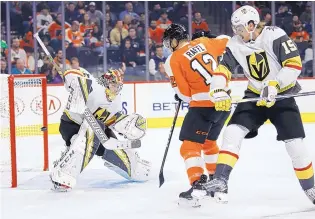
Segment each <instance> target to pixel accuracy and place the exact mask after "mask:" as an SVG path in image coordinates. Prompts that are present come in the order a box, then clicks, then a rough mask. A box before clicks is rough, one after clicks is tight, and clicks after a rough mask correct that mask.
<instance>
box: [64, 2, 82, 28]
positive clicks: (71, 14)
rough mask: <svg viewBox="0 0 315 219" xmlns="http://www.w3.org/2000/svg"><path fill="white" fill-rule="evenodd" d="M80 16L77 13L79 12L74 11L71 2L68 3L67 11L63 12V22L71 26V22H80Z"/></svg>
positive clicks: (74, 8)
mask: <svg viewBox="0 0 315 219" xmlns="http://www.w3.org/2000/svg"><path fill="white" fill-rule="evenodd" d="M81 19H82V16H81V14H80V13H79V10H78V9H76V7H75V4H74V3H73V2H69V4H68V6H67V10H66V12H65V20H66V22H68V23H69V24H72V22H73V21H81Z"/></svg>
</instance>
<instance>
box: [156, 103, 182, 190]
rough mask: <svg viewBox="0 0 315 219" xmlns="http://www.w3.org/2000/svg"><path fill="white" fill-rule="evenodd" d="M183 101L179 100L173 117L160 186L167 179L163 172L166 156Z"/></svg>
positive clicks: (160, 175) (161, 170)
mask: <svg viewBox="0 0 315 219" xmlns="http://www.w3.org/2000/svg"><path fill="white" fill-rule="evenodd" d="M181 103H182V100H179V101H178V104H177V107H176V112H175V116H174V119H173V124H172V127H171V131H170V134H169V136H168V140H167V144H166V149H165V152H164V157H163V161H162V165H161V169H160V174H159V181H160V188H161V186H162V185H163V184H164V181H165V180H164V174H163V169H164V164H165V161H166V156H167V152H168V149H169V147H170V144H171V140H172V136H173V132H174V128H175V124H176V120H177V117H178V112H179V109H180V106H181Z"/></svg>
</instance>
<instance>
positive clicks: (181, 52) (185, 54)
mask: <svg viewBox="0 0 315 219" xmlns="http://www.w3.org/2000/svg"><path fill="white" fill-rule="evenodd" d="M227 42H228V39H209V38H206V37H201V38H198V39H195V40H193V41H190V42H189V43H186V44H185V45H184V46H182V47H181V48H180V49H178V50H176V51H175V52H173V53H172V55H170V56H169V57H168V58H167V60H166V62H165V65H164V67H165V72H166V73H167V75H168V76H169V78H170V81H171V85H172V87H173V88H174V90H175V92H176V94H177V95H178V96H179V98H181V99H182V100H183V101H186V102H188V103H190V107H213V106H214V103H213V102H212V101H211V100H210V95H209V92H210V84H211V74H212V73H213V71H214V70H215V69H216V67H217V65H218V58H219V57H220V56H221V55H222V54H223V52H224V50H225V47H226V44H227Z"/></svg>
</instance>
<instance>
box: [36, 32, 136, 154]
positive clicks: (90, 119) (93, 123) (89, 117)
mask: <svg viewBox="0 0 315 219" xmlns="http://www.w3.org/2000/svg"><path fill="white" fill-rule="evenodd" d="M34 37H35V38H36V40H37V42H38V43H39V45H40V46H41V47H42V49H43V50H44V52H45V54H46V55H47V56H48V58H49V60H50V61H51V63H52V64H53V66H54V67H55V69H56V71H57V72H58V73H59V74H60V75H62V77H63V73H62V70H61V68H60V67H59V66H58V65H57V63H55V61H54V59H53V57H52V56H51V54H50V53H49V51H48V50H47V48H46V46H45V45H44V43H43V41H42V40H41V39H40V38H39V36H38V32H37V33H35V34H34ZM63 78H64V77H63ZM64 80H65V78H64ZM81 92H83V91H81ZM85 101H86V100H85ZM83 116H84V118H85V120H86V121H87V123H88V124H89V126H90V127H91V128H92V129H93V131H94V133H95V135H96V137H97V138H98V139H99V141H100V143H101V144H102V145H103V146H104V147H105V148H106V146H105V145H106V142H107V141H108V140H109V138H108V137H107V135H106V134H105V132H104V131H103V129H102V128H101V126H100V125H99V124H98V122H97V120H96V119H95V117H94V115H93V114H92V112H91V111H90V109H89V108H87V107H85V109H84V113H83ZM118 143H120V147H118V148H116V149H126V148H139V147H140V146H141V141H140V140H134V141H130V142H121V141H118ZM107 149H109V148H107Z"/></svg>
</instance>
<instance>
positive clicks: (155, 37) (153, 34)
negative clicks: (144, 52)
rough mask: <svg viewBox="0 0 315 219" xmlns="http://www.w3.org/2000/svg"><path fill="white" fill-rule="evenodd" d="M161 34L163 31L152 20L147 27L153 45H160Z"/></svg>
mask: <svg viewBox="0 0 315 219" xmlns="http://www.w3.org/2000/svg"><path fill="white" fill-rule="evenodd" d="M163 34H164V30H163V29H162V28H159V27H158V26H157V24H156V21H155V20H152V21H151V24H150V27H149V37H150V38H151V39H152V41H153V42H154V43H155V44H159V43H162V38H163Z"/></svg>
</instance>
